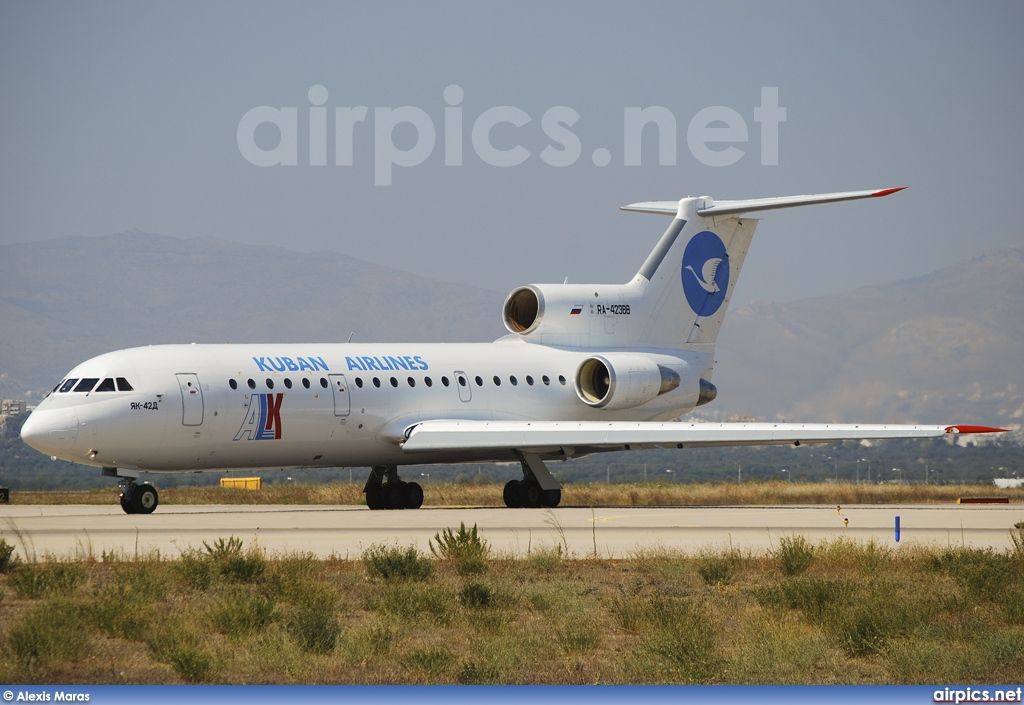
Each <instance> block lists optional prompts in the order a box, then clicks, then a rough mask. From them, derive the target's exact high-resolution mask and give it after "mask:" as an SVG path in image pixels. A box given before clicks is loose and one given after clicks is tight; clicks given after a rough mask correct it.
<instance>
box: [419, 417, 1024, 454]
mask: <svg viewBox="0 0 1024 705" xmlns="http://www.w3.org/2000/svg"><path fill="white" fill-rule="evenodd" d="M1005 430H1006V429H1001V428H991V427H988V426H966V425H961V426H912V425H903V424H801V423H687V422H678V421H670V422H664V423H656V422H630V421H608V422H602V421H440V420H439V421H424V422H422V423H419V424H416V425H415V426H412V427H411V428H410V429H408V430H407V431H406V437H405V441H404V442H403V443H402V449H403V450H404V451H405V452H407V453H415V452H424V451H459V450H462V451H469V452H481V451H489V450H494V451H509V450H517V451H520V452H531V453H538V454H546V453H553V452H559V451H560V454H564V455H565V456H574V455H586V454H588V453H599V452H606V451H617V450H636V449H639V448H709V447H715V446H746V445H789V444H792V445H801V444H803V443H829V442H832V441H846V440H866V439H885V438H937V437H941V436H945V435H947V434H959V433H999V432H1002V431H1005Z"/></svg>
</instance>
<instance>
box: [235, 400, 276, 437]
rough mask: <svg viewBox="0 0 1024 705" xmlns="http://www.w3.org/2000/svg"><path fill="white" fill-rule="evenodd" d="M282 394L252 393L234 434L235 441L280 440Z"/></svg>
mask: <svg viewBox="0 0 1024 705" xmlns="http://www.w3.org/2000/svg"><path fill="white" fill-rule="evenodd" d="M283 401H284V394H283V393H278V394H253V395H252V396H251V397H250V399H249V411H248V412H247V413H246V414H245V419H243V420H242V425H241V426H239V428H238V433H236V434H235V440H236V441H242V440H246V441H275V440H281V402H283Z"/></svg>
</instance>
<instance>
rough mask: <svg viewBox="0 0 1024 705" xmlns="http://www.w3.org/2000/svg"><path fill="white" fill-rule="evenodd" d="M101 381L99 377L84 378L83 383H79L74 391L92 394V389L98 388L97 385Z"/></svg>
mask: <svg viewBox="0 0 1024 705" xmlns="http://www.w3.org/2000/svg"><path fill="white" fill-rule="evenodd" d="M99 381H100V378H99V377H83V378H82V381H81V382H79V383H78V385H77V386H76V387H75V389H74V391H76V392H91V391H92V388H93V387H95V386H96V383H97V382H99Z"/></svg>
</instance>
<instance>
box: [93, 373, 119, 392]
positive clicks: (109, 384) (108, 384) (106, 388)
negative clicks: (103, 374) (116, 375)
mask: <svg viewBox="0 0 1024 705" xmlns="http://www.w3.org/2000/svg"><path fill="white" fill-rule="evenodd" d="M96 391H97V392H113V391H116V390H115V389H114V380H113V378H111V377H107V378H106V379H105V380H103V381H102V382H100V386H98V387H96Z"/></svg>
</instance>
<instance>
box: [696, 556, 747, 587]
mask: <svg viewBox="0 0 1024 705" xmlns="http://www.w3.org/2000/svg"><path fill="white" fill-rule="evenodd" d="M737 562H738V556H737V555H736V553H735V552H734V551H730V552H728V553H725V554H716V553H711V552H710V551H702V552H701V553H700V555H699V556H698V557H697V573H698V574H699V575H700V577H701V578H703V579H704V582H705V583H707V584H708V585H728V584H729V583H731V582H732V581H733V578H735V577H736V564H737Z"/></svg>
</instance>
